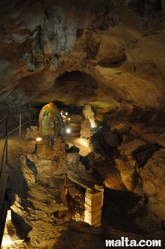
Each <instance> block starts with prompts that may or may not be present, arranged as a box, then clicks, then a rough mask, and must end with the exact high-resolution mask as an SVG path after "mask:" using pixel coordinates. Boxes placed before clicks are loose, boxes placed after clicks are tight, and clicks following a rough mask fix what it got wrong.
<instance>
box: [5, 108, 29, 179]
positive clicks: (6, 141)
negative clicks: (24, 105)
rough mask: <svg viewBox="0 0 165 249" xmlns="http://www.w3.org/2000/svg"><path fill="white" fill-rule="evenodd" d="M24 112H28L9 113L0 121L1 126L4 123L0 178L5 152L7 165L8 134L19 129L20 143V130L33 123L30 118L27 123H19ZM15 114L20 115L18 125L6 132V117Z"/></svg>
mask: <svg viewBox="0 0 165 249" xmlns="http://www.w3.org/2000/svg"><path fill="white" fill-rule="evenodd" d="M24 112H30V110H24V111H22V112H17V113H11V114H8V115H6V116H5V117H4V118H3V119H2V120H0V124H2V123H3V122H4V121H6V138H5V142H4V146H3V152H2V156H1V162H0V176H1V172H2V168H3V162H4V156H5V152H6V163H8V136H9V135H10V134H12V133H13V132H14V131H16V130H18V129H19V141H20V142H21V128H22V127H23V126H24V125H26V124H28V123H29V124H30V125H31V121H34V120H31V118H30V120H29V121H27V122H25V123H23V124H21V122H20V121H21V114H22V113H24ZM30 113H31V112H30ZM16 114H19V115H20V116H19V125H18V126H17V127H16V128H14V129H13V130H11V131H10V132H8V128H7V121H8V117H9V116H13V115H16Z"/></svg>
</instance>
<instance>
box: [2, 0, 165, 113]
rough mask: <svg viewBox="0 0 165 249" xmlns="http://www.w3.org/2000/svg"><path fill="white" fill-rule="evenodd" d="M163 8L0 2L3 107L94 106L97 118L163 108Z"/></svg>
mask: <svg viewBox="0 0 165 249" xmlns="http://www.w3.org/2000/svg"><path fill="white" fill-rule="evenodd" d="M146 6H147V7H146ZM163 6H164V5H163V2H162V4H161V3H160V1H157V0H155V1H149V2H147V3H146V4H142V3H140V2H137V1H125V0H122V1H120V3H118V2H114V1H105V2H104V3H103V2H100V1H99V0H97V1H90V2H87V1H82V2H81V3H79V4H78V3H76V1H69V2H67V3H66V2H65V1H56V3H54V2H53V1H51V0H49V1H35V2H34V1H30V0H29V2H28V3H26V2H25V3H22V2H20V1H18V0H15V1H14V2H13V1H10V0H9V1H8V3H5V2H4V1H2V3H1V18H0V24H1V33H0V36H1V48H0V62H1V63H0V64H1V67H0V71H1V90H0V101H1V106H4V104H6V107H5V108H7V106H8V107H9V109H12V108H16V107H20V105H21V106H23V105H29V104H30V105H31V104H36V103H38V102H44V103H45V102H50V101H55V100H58V101H61V102H64V103H66V104H75V103H76V104H78V105H84V104H85V103H87V102H89V103H90V104H91V105H92V106H93V107H95V108H96V109H97V115H98V117H99V115H100V114H101V115H102V113H108V112H111V111H115V110H122V111H124V112H125V111H126V112H127V113H128V112H131V113H132V111H134V109H135V108H138V110H143V111H148V110H162V108H163V105H164V93H165V89H164V66H165V64H164V59H163V57H164V54H163V51H162V48H163V44H164V23H163V16H164V7H163ZM148 44H150V45H149V46H148ZM139 115H140V112H139Z"/></svg>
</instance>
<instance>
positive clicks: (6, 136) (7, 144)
mask: <svg viewBox="0 0 165 249" xmlns="http://www.w3.org/2000/svg"><path fill="white" fill-rule="evenodd" d="M7 126H8V117H7V118H6V164H8V128H7Z"/></svg>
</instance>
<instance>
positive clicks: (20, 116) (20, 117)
mask: <svg viewBox="0 0 165 249" xmlns="http://www.w3.org/2000/svg"><path fill="white" fill-rule="evenodd" d="M21 119H22V115H21V113H20V114H19V143H21Z"/></svg>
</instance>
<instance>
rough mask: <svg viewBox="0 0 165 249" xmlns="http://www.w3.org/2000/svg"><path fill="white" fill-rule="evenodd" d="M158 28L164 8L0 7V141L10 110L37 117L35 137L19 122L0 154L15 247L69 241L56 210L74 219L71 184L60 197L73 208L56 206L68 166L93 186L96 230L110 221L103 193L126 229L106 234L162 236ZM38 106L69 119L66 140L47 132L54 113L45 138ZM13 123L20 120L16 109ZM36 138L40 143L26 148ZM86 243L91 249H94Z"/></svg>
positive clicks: (127, 1)
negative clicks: (98, 213)
mask: <svg viewBox="0 0 165 249" xmlns="http://www.w3.org/2000/svg"><path fill="white" fill-rule="evenodd" d="M164 22H165V1H164V0H144V1H140V0H120V1H114V0H110V1H109V0H105V1H101V0H91V1H87V0H82V1H75V0H69V1H64V0H60V1H59V0H57V1H53V0H47V1H45V0H35V1H34V0H28V1H20V0H14V1H12V0H1V2H0V27H1V31H0V76H1V77H0V119H1V120H2V119H3V118H4V116H5V115H7V114H10V119H8V123H4V122H2V123H1V122H0V125H1V131H0V137H1V138H4V136H5V135H6V134H5V132H4V131H5V129H6V124H7V128H8V130H12V129H14V128H15V124H16V123H17V124H19V116H18V115H19V113H20V112H22V111H27V110H28V112H32V116H33V117H34V118H36V119H37V120H38V114H39V112H40V111H41V113H40V118H39V123H40V129H39V125H38V123H37V122H36V123H35V124H34V125H32V124H30V127H26V128H28V133H27V134H26V135H25V137H24V138H25V139H23V141H22V144H21V145H20V144H17V143H16V144H15V145H14V146H13V145H12V146H11V147H9V148H10V149H9V152H10V155H9V183H8V188H7V189H8V190H9V191H8V194H7V196H8V197H9V199H10V202H11V207H12V210H13V216H14V217H15V220H17V223H19V224H21V225H22V227H23V231H24V236H23V240H24V242H23V243H24V244H23V246H24V248H31V246H33V247H34V248H46V246H48V248H52V247H53V246H54V245H56V247H57V248H60V249H62V248H66V244H64V241H63V240H62V239H61V240H60V239H59V238H60V236H61V237H62V236H63V235H64V238H65V235H66V234H67V235H66V236H68V237H67V238H69V235H68V233H66V234H65V230H67V229H68V226H69V225H68V223H67V225H66V224H64V223H65V222H69V221H68V220H69V217H68V209H70V210H69V211H70V214H71V213H72V214H73V213H74V215H75V216H74V217H78V212H79V213H80V214H81V215H82V213H83V211H84V209H83V208H82V209H81V208H80V207H81V204H83V201H84V200H83V198H84V192H83V191H84V189H83V187H82V186H81V189H79V186H77V185H76V184H77V183H73V182H72V180H70V182H68V186H69V187H68V186H67V191H66V196H64V197H65V198H63V199H65V204H66V203H71V204H73V203H74V205H71V206H70V207H69V208H68V207H66V205H64V203H61V199H60V196H61V186H62V184H63V177H64V176H65V177H66V175H67V174H68V171H71V169H74V174H75V175H76V176H77V177H79V178H81V176H84V177H85V181H86V182H85V183H87V182H88V184H90V186H91V185H92V186H93V183H95V184H98V185H99V184H100V185H103V186H104V187H105V204H106V205H107V206H106V205H105V206H103V221H104V224H105V226H106V227H107V233H109V226H111V222H113V215H111V213H110V212H109V213H108V210H111V211H114V212H116V206H117V204H116V202H115V201H118V200H117V198H116V199H115V198H114V199H113V197H114V195H115V194H116V196H119V199H120V198H121V196H124V198H125V197H126V199H125V201H123V202H122V203H121V205H123V206H124V208H123V212H125V213H124V216H123V217H122V219H121V220H122V221H123V223H125V222H126V220H127V219H128V220H129V222H130V224H131V225H130V227H129V226H128V227H129V229H128V230H127V228H125V227H122V226H121V227H120V226H119V227H117V229H120V228H122V229H126V230H124V231H123V232H128V233H130V232H132V230H131V229H132V227H133V226H135V230H134V232H135V233H141V234H143V233H144V234H146V233H153V232H155V231H156V229H157V230H158V231H159V232H160V233H161V234H162V233H164V232H163V229H164V222H165V201H164V197H165V196H164V189H165V182H164V178H163V177H164V174H165V169H164V160H165V158H164V146H165V135H164V134H165V121H164V114H165V98H164V96H165V60H164V57H165V55H164V41H165V26H164V24H165V23H164ZM48 103H52V104H48ZM45 104H46V106H47V107H48V108H49V107H50V106H51V105H53V106H54V105H55V106H57V109H56V108H55V112H56V111H57V112H58V108H61V109H64V110H66V111H68V112H69V116H68V120H67V127H66V123H65V122H64V128H69V129H71V131H72V132H71V134H70V135H69V134H66V133H65V132H63V133H62V134H60V135H59V133H60V132H59V129H61V125H62V126H63V122H62V119H61V116H60V113H59V112H58V115H56V114H57V112H56V114H55V115H54V114H53V115H54V117H55V118H57V116H58V118H57V119H58V121H59V120H60V121H59V123H60V125H59V126H60V127H59V126H58V127H57V126H55V127H53V134H50V133H49V134H48V133H47V134H46V133H45V132H46V129H45V126H44V125H45V124H44V125H43V122H41V121H43V120H44V117H45V115H47V113H46V112H45V109H44V107H43V106H44V105H45ZM42 108H43V109H42ZM32 110H33V111H34V112H33V111H32ZM17 113H18V114H17ZM13 114H15V116H14V115H13ZM22 118H23V120H24V121H27V120H28V119H29V116H28V115H27V114H26V112H24V113H22ZM56 121H57V120H56ZM53 122H54V121H53ZM91 126H95V127H91ZM54 128H57V130H56V131H57V132H55V130H54ZM49 131H50V129H49ZM51 131H52V130H51ZM39 132H40V133H41V134H40V135H42V136H43V138H44V136H52V137H51V138H50V139H48V140H47V138H45V140H44V139H43V141H42V142H41V143H37V142H36V141H35V138H36V136H37V135H39ZM55 133H56V134H55ZM57 134H58V135H59V136H57V137H56V141H55V143H54V139H55V135H57ZM46 142H48V143H47V145H50V146H49V147H50V148H49V151H47V152H46V150H43V147H44V146H43V143H46ZM10 143H11V144H12V140H11V141H9V146H10ZM45 145H46V144H45ZM45 148H46V147H45ZM2 149H3V148H2ZM14 149H15V150H14ZM10 157H11V158H10ZM15 164H16V165H15ZM82 172H85V173H84V175H83V174H81V173H82ZM72 173H73V172H72ZM57 176H58V177H57ZM60 177H62V178H60ZM76 179H77V178H76ZM83 183H84V182H83ZM82 185H83V184H82ZM85 186H86V185H85ZM68 189H69V191H68ZM114 193H115V194H114ZM111 197H112V199H111V200H109V198H111ZM67 198H68V199H67ZM127 198H128V199H127ZM121 200H122V198H121ZM130 200H131V201H130ZM133 204H134V205H133ZM113 205H114V206H113ZM119 206H120V205H119ZM118 208H119V207H118ZM75 210H79V211H75ZM119 210H120V208H119ZM144 210H145V211H144ZM17 212H18V213H17ZM140 212H141V213H142V216H141V217H140V215H139V213H140ZM16 213H17V214H16ZM29 214H30V215H29ZM106 214H108V215H109V217H110V218H111V220H110V221H109V220H108V215H107V216H106ZM28 215H29V216H28ZM81 215H80V216H81ZM131 215H132V216H131ZM82 216H83V215H82ZM82 216H81V217H79V220H82ZM22 217H23V218H22ZM72 217H73V216H72ZM116 217H117V215H116ZM132 217H133V218H132ZM60 218H61V220H60ZM44 219H45V220H47V225H45V221H44ZM75 219H76V218H75ZM77 219H78V218H77ZM132 220H133V221H132ZM60 222H61V223H60ZM108 222H109V223H108ZM131 222H134V223H131ZM153 223H154V224H155V227H154V225H153ZM60 224H61V228H59V231H58V226H60ZM117 224H120V219H119V218H118V220H117ZM146 224H148V226H146V230H145V225H146ZM17 225H18V224H17ZM44 225H45V235H44V236H43V229H44ZM71 226H72V228H75V227H76V229H77V225H73V224H71ZM9 227H10V226H9ZM18 227H19V226H18ZM19 229H20V228H19ZM19 229H18V230H19ZM54 229H55V231H56V232H55V233H56V235H54ZM60 229H61V230H60ZM79 229H80V227H79ZM136 229H137V230H136ZM139 229H140V230H139ZM37 230H38V231H37ZM80 230H81V229H80ZM84 230H85V231H86V230H87V229H86V228H84ZM111 231H115V228H114V230H113V229H111ZM49 232H50V235H49ZM92 232H94V233H100V231H98V230H97V231H96V230H92ZM119 234H120V233H119ZM34 235H35V236H34ZM76 236H77V238H79V236H78V235H76ZM147 236H149V235H147ZM154 236H155V237H156V236H157V235H154ZM163 236H164V234H163ZM163 236H162V237H163ZM35 237H36V238H35ZM158 237H159V235H158ZM19 238H20V236H19ZM137 238H139V236H138V235H137ZM49 239H50V243H49ZM89 240H90V239H89ZM76 242H77V241H76V240H75V242H73V243H72V248H75V247H76V245H77V244H76ZM97 242H98V245H99V246H96V244H94V245H93V246H94V247H92V245H91V249H92V248H97V247H99V248H102V247H101V246H102V244H101V243H102V242H100V241H97ZM18 243H19V242H18ZM21 243H22V242H21ZM83 243H84V241H83ZM83 243H82V244H83ZM61 245H63V246H64V247H61ZM18 246H22V244H20V245H17V248H21V247H18ZM28 246H29V247H28ZM11 248H12V247H11ZM13 248H14V245H13ZM68 248H69V247H68Z"/></svg>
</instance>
